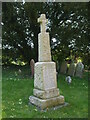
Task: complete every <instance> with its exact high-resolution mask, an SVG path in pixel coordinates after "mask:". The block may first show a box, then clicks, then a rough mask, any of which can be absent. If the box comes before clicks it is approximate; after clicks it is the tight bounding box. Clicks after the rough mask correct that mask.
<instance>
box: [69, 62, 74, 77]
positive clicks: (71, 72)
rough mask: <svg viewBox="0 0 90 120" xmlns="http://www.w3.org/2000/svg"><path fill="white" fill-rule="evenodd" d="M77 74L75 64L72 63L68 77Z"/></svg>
mask: <svg viewBox="0 0 90 120" xmlns="http://www.w3.org/2000/svg"><path fill="white" fill-rule="evenodd" d="M74 74H75V64H74V62H72V63H71V64H70V66H69V68H68V75H70V76H74Z"/></svg>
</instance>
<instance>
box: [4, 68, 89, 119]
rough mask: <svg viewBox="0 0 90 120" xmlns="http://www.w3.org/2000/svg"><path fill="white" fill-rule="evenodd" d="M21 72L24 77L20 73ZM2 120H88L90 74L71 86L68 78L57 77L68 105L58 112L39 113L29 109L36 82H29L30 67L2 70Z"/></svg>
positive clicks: (76, 78)
mask: <svg viewBox="0 0 90 120" xmlns="http://www.w3.org/2000/svg"><path fill="white" fill-rule="evenodd" d="M19 70H21V73H20V72H19ZM2 76H3V79H2V85H3V86H2V117H3V118H87V117H88V72H85V73H84V77H83V78H82V79H80V78H78V77H72V83H71V84H70V85H69V84H68V83H67V82H66V81H65V77H66V75H62V74H60V75H59V76H58V80H57V85H58V88H59V89H60V93H61V94H62V95H64V97H65V101H66V102H68V103H69V104H68V105H67V106H65V107H62V108H59V109H57V110H47V111H46V112H41V111H39V110H38V109H37V108H36V107H35V106H29V96H30V95H32V94H33V83H34V80H33V79H32V78H30V68H29V66H24V67H20V66H12V67H3V74H2Z"/></svg>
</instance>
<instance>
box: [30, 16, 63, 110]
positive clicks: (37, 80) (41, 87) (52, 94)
mask: <svg viewBox="0 0 90 120" xmlns="http://www.w3.org/2000/svg"><path fill="white" fill-rule="evenodd" d="M38 22H39V23H40V25H41V33H39V35H38V45H39V47H38V52H39V57H38V61H39V62H37V63H35V73H34V89H33V96H30V97H29V101H30V103H32V104H34V105H36V106H38V107H39V108H41V109H45V108H49V107H53V106H57V105H60V104H64V96H62V95H60V93H59V89H58V88H57V80H56V64H55V62H52V61H51V51H50V41H49V33H47V32H46V28H45V27H46V23H47V19H46V16H45V14H41V16H40V18H38Z"/></svg>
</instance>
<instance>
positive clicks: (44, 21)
mask: <svg viewBox="0 0 90 120" xmlns="http://www.w3.org/2000/svg"><path fill="white" fill-rule="evenodd" d="M47 22H48V19H46V16H45V14H41V16H40V18H38V23H40V28H41V33H42V32H46V24H47Z"/></svg>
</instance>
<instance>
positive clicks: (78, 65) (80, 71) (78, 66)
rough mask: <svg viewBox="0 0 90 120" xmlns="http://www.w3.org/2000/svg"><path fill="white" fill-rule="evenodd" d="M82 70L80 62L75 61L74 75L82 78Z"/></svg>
mask: <svg viewBox="0 0 90 120" xmlns="http://www.w3.org/2000/svg"><path fill="white" fill-rule="evenodd" d="M83 70H84V65H83V64H82V62H79V63H77V65H76V71H75V76H77V77H80V78H82V76H83Z"/></svg>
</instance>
